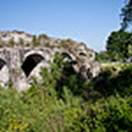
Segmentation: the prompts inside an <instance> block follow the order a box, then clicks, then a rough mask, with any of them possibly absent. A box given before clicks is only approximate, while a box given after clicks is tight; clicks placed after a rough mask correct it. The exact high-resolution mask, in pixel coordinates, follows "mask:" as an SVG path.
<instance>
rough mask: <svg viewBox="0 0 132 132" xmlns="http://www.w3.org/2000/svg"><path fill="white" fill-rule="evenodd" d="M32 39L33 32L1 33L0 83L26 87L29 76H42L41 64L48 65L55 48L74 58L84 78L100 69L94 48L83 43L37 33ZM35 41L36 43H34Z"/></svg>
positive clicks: (93, 75)
mask: <svg viewBox="0 0 132 132" xmlns="http://www.w3.org/2000/svg"><path fill="white" fill-rule="evenodd" d="M34 39H35V38H34V36H32V35H29V34H26V33H24V32H18V31H14V32H1V33H0V45H1V44H2V46H1V47H0V85H1V86H3V87H5V88H6V86H7V85H8V84H9V82H10V81H11V82H12V83H13V86H14V88H16V89H17V90H18V91H23V90H26V89H28V88H29V86H30V82H31V79H32V77H36V78H37V79H38V80H39V79H41V77H40V70H41V67H49V62H52V59H53V56H54V54H55V53H56V52H59V53H61V54H65V55H66V56H67V57H69V58H70V59H71V60H72V61H76V64H74V65H73V68H74V69H75V71H76V72H77V73H80V75H82V76H83V77H84V78H85V79H88V78H90V77H91V76H89V75H92V77H95V76H97V75H98V73H99V72H100V65H99V63H98V62H96V61H95V52H94V51H93V50H91V49H88V48H87V47H86V45H85V44H83V43H77V42H75V41H73V40H60V39H54V38H49V37H47V36H41V37H38V39H37V40H39V41H35V40H34ZM12 40H13V41H12ZM33 40H34V41H35V42H34V41H33ZM11 42H13V43H11ZM9 43H11V44H12V45H11V46H10V45H9ZM35 43H39V45H37V46H36V44H35Z"/></svg>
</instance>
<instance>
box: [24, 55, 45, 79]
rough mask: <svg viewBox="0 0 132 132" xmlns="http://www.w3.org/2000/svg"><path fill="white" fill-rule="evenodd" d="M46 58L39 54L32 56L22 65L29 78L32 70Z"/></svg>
mask: <svg viewBox="0 0 132 132" xmlns="http://www.w3.org/2000/svg"><path fill="white" fill-rule="evenodd" d="M43 59H44V58H43V57H42V56H41V55H39V54H37V53H36V54H31V55H29V56H27V58H26V59H25V61H24V62H23V64H22V69H23V71H24V73H25V74H26V76H27V77H28V76H29V75H30V73H31V72H32V70H33V69H34V68H35V67H36V66H37V65H38V64H39V63H40V62H41V61H42V60H43Z"/></svg>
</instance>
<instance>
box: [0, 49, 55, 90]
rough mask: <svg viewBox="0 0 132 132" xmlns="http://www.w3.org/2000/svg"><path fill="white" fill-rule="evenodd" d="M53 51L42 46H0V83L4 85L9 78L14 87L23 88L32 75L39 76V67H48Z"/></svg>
mask: <svg viewBox="0 0 132 132" xmlns="http://www.w3.org/2000/svg"><path fill="white" fill-rule="evenodd" d="M54 53H55V51H53V50H51V49H50V48H44V47H39V48H37V47H13V48H11V47H3V48H0V84H1V85H2V86H3V87H6V86H7V85H8V83H9V80H11V81H12V82H13V85H14V87H15V88H17V89H18V90H20V91H21V90H23V89H24V90H25V89H26V88H28V85H29V81H30V79H31V77H32V76H37V77H39V72H40V71H39V70H40V67H48V65H49V61H51V57H52V56H53V54H54ZM36 67H37V68H36ZM35 68H36V69H35Z"/></svg>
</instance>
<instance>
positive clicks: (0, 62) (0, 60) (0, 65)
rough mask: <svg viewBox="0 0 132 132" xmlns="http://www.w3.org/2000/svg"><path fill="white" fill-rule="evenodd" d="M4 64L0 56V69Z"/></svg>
mask: <svg viewBox="0 0 132 132" xmlns="http://www.w3.org/2000/svg"><path fill="white" fill-rule="evenodd" d="M4 65H6V62H5V61H4V60H3V59H1V58H0V70H1V69H2V68H3V66H4Z"/></svg>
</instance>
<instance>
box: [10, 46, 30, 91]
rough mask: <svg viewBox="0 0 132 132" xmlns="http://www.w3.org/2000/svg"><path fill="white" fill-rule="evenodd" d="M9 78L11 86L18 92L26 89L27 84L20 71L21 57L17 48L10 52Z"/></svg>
mask: <svg viewBox="0 0 132 132" xmlns="http://www.w3.org/2000/svg"><path fill="white" fill-rule="evenodd" d="M10 57H11V59H10V76H11V81H12V83H13V86H14V87H15V89H17V90H18V91H23V90H26V89H27V88H28V83H27V79H26V76H25V74H24V72H23V71H22V69H21V65H22V64H21V63H22V62H21V55H20V51H19V49H18V47H14V48H12V49H11V51H10Z"/></svg>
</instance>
